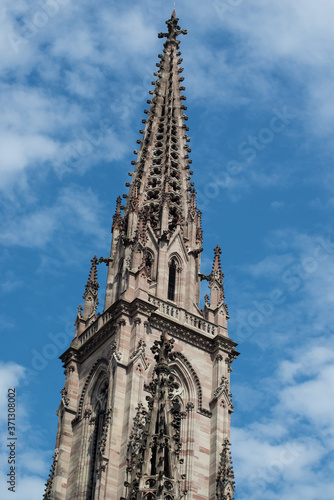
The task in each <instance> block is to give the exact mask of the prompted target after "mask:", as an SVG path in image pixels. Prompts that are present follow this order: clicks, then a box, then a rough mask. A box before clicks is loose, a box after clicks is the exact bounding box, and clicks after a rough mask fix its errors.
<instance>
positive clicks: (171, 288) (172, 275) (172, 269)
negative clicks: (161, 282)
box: [168, 257, 176, 301]
mask: <svg viewBox="0 0 334 500" xmlns="http://www.w3.org/2000/svg"><path fill="white" fill-rule="evenodd" d="M175 284H176V259H175V258H174V257H173V258H172V260H171V263H170V265H169V277H168V300H173V301H174V300H175Z"/></svg>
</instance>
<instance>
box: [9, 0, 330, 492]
mask: <svg viewBox="0 0 334 500" xmlns="http://www.w3.org/2000/svg"><path fill="white" fill-rule="evenodd" d="M172 7H173V2H166V1H162V0H155V1H153V0H143V1H141V2H140V3H139V4H138V2H133V1H129V0H124V1H123V2H114V1H109V2H102V1H100V0H97V1H95V2H88V1H86V0H81V1H80V2H75V1H74V0H40V1H34V0H30V1H29V2H28V1H27V0H17V1H16V2H14V3H13V2H10V1H9V0H3V5H2V9H1V12H0V32H1V36H0V50H1V58H0V75H1V76H0V109H1V114H0V170H1V175H0V190H1V196H0V199H1V202H0V203H1V212H0V228H1V230H0V245H1V254H0V262H1V266H2V279H1V283H0V296H1V304H2V307H1V310H0V319H1V322H0V327H1V333H2V345H3V346H2V362H1V363H0V387H1V394H0V410H1V411H0V415H1V417H0V435H1V443H5V442H6V438H7V425H6V395H7V389H8V387H12V386H15V387H16V390H17V394H18V406H17V426H18V438H19V439H18V443H19V444H18V457H19V462H18V463H19V466H18V468H19V478H18V482H17V485H18V488H17V494H16V497H15V498H17V499H18V500H35V499H36V498H41V496H42V492H43V489H44V483H45V481H46V479H47V476H48V471H49V467H50V465H51V462H52V458H51V457H52V454H53V448H54V442H55V437H56V426H57V417H56V415H55V413H56V410H57V407H58V404H59V400H60V393H59V390H60V389H61V388H62V387H63V380H64V379H63V373H62V368H61V363H60V361H59V360H58V356H59V355H60V354H61V352H62V351H63V350H65V348H66V346H67V345H68V343H69V341H70V340H71V338H72V336H73V322H74V319H75V316H76V307H77V306H78V305H79V304H80V302H82V299H81V296H82V293H83V291H84V285H85V282H86V280H87V275H88V270H89V265H90V259H91V258H92V256H93V255H94V254H97V256H98V257H100V256H107V255H108V252H109V248H110V226H111V221H112V215H113V212H114V208H115V200H116V197H117V196H118V195H119V194H122V193H123V192H124V191H125V188H124V183H125V182H126V181H127V180H128V176H127V172H128V171H129V170H131V165H130V163H131V160H132V159H134V155H133V150H134V149H136V140H137V139H138V138H139V133H138V130H139V129H140V128H141V126H142V125H141V120H142V119H143V118H144V116H145V115H144V114H143V110H144V109H145V107H146V106H147V105H145V103H146V99H148V97H149V95H148V91H149V90H150V89H151V88H152V87H151V81H152V80H154V77H153V72H154V71H155V69H156V68H155V63H156V62H157V61H158V58H157V54H158V53H160V52H161V51H162V50H161V48H162V41H161V40H159V39H158V38H157V33H158V32H159V31H164V30H165V25H164V21H165V20H166V19H167V18H168V17H169V16H170V14H171V11H172ZM176 12H177V15H178V17H180V24H181V27H182V28H186V29H187V30H188V35H187V36H186V37H182V40H181V51H182V57H183V59H184V63H183V66H184V68H185V70H184V73H183V75H184V76H185V82H184V83H185V85H186V88H187V90H186V92H185V94H186V95H187V98H188V100H187V106H188V111H187V114H188V116H189V121H188V124H189V127H190V131H189V135H190V137H191V139H192V140H191V144H190V145H191V148H192V153H191V158H192V160H193V170H194V182H195V185H196V186H197V189H198V199H199V205H200V207H201V209H202V210H203V214H204V216H203V229H204V238H205V239H204V252H203V272H209V270H210V267H211V262H212V254H213V251H212V250H213V248H214V246H215V245H216V244H217V243H219V244H220V245H221V247H222V249H223V253H222V263H223V271H224V273H225V292H226V300H227V304H228V306H229V312H230V316H231V319H230V323H229V331H230V336H231V337H232V338H233V339H234V340H235V341H237V342H238V343H239V350H240V352H241V356H240V357H239V358H238V360H237V361H236V362H235V363H234V366H233V373H232V376H233V377H232V392H233V395H234V404H235V414H234V415H233V431H232V453H233V458H234V468H235V475H236V495H235V498H236V499H237V500H246V499H247V500H258V499H259V498H261V499H264V500H279V499H282V498H284V499H285V500H299V499H300V498H303V499H304V500H330V499H332V498H334V480H333V476H334V470H333V469H334V466H333V463H334V462H333V451H332V450H333V447H334V446H333V445H334V420H333V414H334V335H333V320H334V312H333V311H334V308H333V300H334V291H333V290H334V288H333V277H334V264H333V255H334V234H333V231H332V225H331V224H330V216H332V215H333V209H334V182H333V181H334V179H333V177H334V174H333V167H332V163H333V161H332V158H333V153H334V141H333V133H332V131H333V125H334V104H333V102H334V101H333V77H334V63H333V56H332V51H333V46H334V31H333V26H332V25H333V18H334V3H332V2H329V0H318V1H317V2H314V0H294V1H293V2H291V0H280V1H279V2H278V1H275V0H248V1H246V0H207V1H206V2H203V1H198V0H192V1H191V2H190V0H188V1H186V0H179V1H178V2H177V5H176ZM104 281H105V274H104V269H103V268H102V269H100V282H101V288H102V289H103V283H104ZM100 303H101V304H103V297H101V299H100ZM7 467H8V465H7V451H6V449H5V446H3V444H2V445H1V448H0V468H1V481H2V482H1V484H0V487H1V490H2V491H5V493H2V495H3V496H2V498H4V499H7V498H12V496H10V495H12V494H11V493H6V485H5V484H4V483H3V478H4V476H5V474H6V473H7V472H8V471H7Z"/></svg>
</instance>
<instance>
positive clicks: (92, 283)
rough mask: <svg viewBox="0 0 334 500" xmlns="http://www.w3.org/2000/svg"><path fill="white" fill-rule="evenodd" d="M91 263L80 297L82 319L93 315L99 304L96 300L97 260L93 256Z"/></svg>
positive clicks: (97, 285) (97, 286)
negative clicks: (82, 308)
mask: <svg viewBox="0 0 334 500" xmlns="http://www.w3.org/2000/svg"><path fill="white" fill-rule="evenodd" d="M91 263H92V265H91V269H90V273H89V276H88V281H87V284H86V286H85V293H84V294H83V296H82V298H83V299H85V304H84V311H83V319H88V318H90V317H91V316H92V315H93V314H95V312H96V309H97V306H98V304H99V299H98V289H99V284H98V281H97V264H98V259H97V257H96V255H94V257H93V258H92V260H91Z"/></svg>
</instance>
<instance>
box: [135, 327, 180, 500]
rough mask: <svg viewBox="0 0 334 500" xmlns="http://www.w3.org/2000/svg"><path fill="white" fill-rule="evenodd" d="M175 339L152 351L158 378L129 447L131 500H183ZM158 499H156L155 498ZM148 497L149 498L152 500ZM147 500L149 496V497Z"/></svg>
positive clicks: (138, 417) (164, 340) (139, 410)
mask: <svg viewBox="0 0 334 500" xmlns="http://www.w3.org/2000/svg"><path fill="white" fill-rule="evenodd" d="M173 342H174V340H173V339H170V340H168V339H167V336H166V335H165V334H162V335H161V338H160V341H158V340H156V341H155V342H154V345H153V346H152V348H151V350H152V352H153V353H154V354H155V360H156V366H155V377H154V378H153V380H152V381H151V383H150V384H149V386H148V387H147V390H148V391H149V392H150V394H151V395H150V396H147V398H146V399H147V401H148V410H146V409H145V408H144V406H143V405H142V404H139V406H138V408H137V414H136V417H135V419H134V426H133V429H132V432H131V435H130V440H129V445H128V467H127V473H128V481H127V482H126V483H125V486H126V488H127V497H126V498H127V499H131V500H137V499H140V498H142V496H141V495H142V492H143V491H145V494H148V497H149V498H151V496H150V495H149V493H151V494H152V498H165V495H167V496H166V498H167V497H168V495H170V497H168V498H174V499H175V500H180V499H181V498H182V496H183V495H182V492H181V477H180V475H179V464H180V459H179V454H180V448H181V443H180V425H181V418H182V414H181V405H180V402H179V400H178V398H177V395H176V390H177V389H178V384H176V383H175V381H174V378H173V376H172V375H171V371H170V368H169V356H170V353H171V351H172V349H173ZM154 495H156V496H154ZM148 497H147V498H148ZM145 498H146V496H145Z"/></svg>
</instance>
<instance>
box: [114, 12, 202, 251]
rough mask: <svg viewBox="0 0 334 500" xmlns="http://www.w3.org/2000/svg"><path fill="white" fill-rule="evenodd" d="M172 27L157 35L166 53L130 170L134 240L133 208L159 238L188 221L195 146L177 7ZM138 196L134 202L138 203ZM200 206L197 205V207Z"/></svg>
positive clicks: (128, 216) (129, 217)
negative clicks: (191, 140)
mask: <svg viewBox="0 0 334 500" xmlns="http://www.w3.org/2000/svg"><path fill="white" fill-rule="evenodd" d="M166 24H167V27H168V32H166V33H159V35H158V36H159V38H163V37H165V38H167V40H166V41H165V43H164V49H163V54H159V58H160V62H159V63H157V67H158V68H159V69H158V71H157V72H156V73H154V75H155V76H156V77H157V78H156V80H155V81H153V82H152V85H154V90H151V91H150V94H151V95H152V98H151V99H150V100H148V101H147V103H148V104H150V109H149V110H145V113H146V115H147V119H145V120H143V123H144V124H145V130H141V131H140V132H141V133H142V134H143V137H142V139H141V140H138V141H137V142H138V143H139V144H140V149H139V150H135V151H134V153H135V154H136V155H137V160H136V161H133V162H132V164H133V165H134V166H135V169H134V172H129V175H130V176H131V177H132V182H131V183H127V186H128V187H130V190H129V194H128V195H127V196H126V197H127V203H126V207H125V211H124V218H123V219H124V235H125V236H126V237H127V238H128V239H129V240H130V241H131V240H133V239H134V238H135V234H136V231H137V230H138V228H137V227H136V224H137V223H138V217H137V216H136V214H133V212H134V206H136V207H137V208H136V212H137V213H138V212H140V213H142V214H145V220H146V221H147V222H146V223H147V224H149V225H150V227H151V228H152V230H153V231H154V233H155V235H156V237H157V238H159V237H160V236H162V235H163V234H164V235H166V234H171V233H173V231H174V230H175V229H176V228H177V227H178V226H180V227H184V225H185V222H186V221H187V216H188V211H189V204H190V202H191V200H190V190H191V188H192V185H193V183H191V182H190V175H191V174H192V172H189V165H190V163H191V160H189V152H190V151H191V150H190V148H189V146H188V142H189V138H188V136H187V135H186V134H185V132H186V131H187V130H189V129H188V127H187V125H186V123H185V122H186V120H187V119H188V117H187V116H186V115H185V114H184V111H185V110H186V109H187V107H186V106H185V105H184V101H185V100H186V97H185V96H184V95H183V94H182V93H181V92H182V91H184V90H185V87H183V86H181V85H180V84H181V82H182V81H183V80H184V78H183V77H182V76H181V73H182V71H183V68H182V67H180V64H181V63H182V59H181V58H180V56H181V52H179V51H178V46H179V44H180V41H179V40H178V39H177V37H178V36H179V35H180V34H186V33H187V32H186V30H181V28H180V26H179V25H178V18H177V17H176V14H175V11H173V13H172V15H171V18H170V19H169V20H168V21H166ZM134 201H135V203H134ZM196 210H197V209H196Z"/></svg>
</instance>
